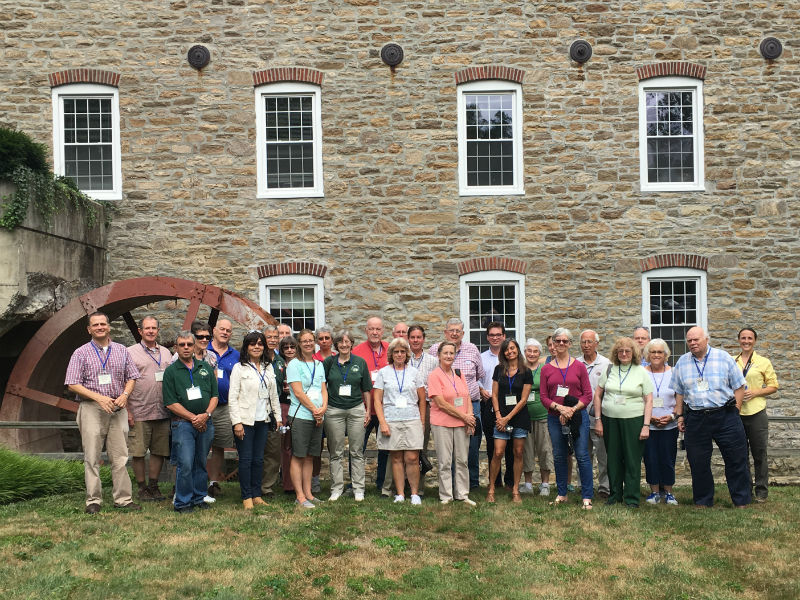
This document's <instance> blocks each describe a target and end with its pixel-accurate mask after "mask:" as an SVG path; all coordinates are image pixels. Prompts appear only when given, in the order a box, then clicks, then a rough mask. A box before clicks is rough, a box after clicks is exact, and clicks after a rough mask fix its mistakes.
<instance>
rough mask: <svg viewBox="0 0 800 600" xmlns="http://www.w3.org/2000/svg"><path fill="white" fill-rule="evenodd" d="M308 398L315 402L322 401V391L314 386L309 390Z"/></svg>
mask: <svg viewBox="0 0 800 600" xmlns="http://www.w3.org/2000/svg"><path fill="white" fill-rule="evenodd" d="M306 395H307V396H308V399H309V400H311V401H312V402H314V403H317V402H320V401H321V400H322V391H321V390H318V389H317V388H312V389H310V390H308V392H307V394H306Z"/></svg>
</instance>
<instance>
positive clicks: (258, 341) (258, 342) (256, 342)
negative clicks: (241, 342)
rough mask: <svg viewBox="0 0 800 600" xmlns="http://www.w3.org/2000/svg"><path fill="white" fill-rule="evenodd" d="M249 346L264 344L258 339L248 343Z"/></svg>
mask: <svg viewBox="0 0 800 600" xmlns="http://www.w3.org/2000/svg"><path fill="white" fill-rule="evenodd" d="M248 346H262V347H263V346H264V344H263V343H262V342H261V340H256V341H255V342H250V343H249V344H248Z"/></svg>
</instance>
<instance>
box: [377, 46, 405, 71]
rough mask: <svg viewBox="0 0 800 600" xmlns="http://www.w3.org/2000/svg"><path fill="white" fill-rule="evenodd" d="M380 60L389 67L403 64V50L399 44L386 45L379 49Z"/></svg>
mask: <svg viewBox="0 0 800 600" xmlns="http://www.w3.org/2000/svg"><path fill="white" fill-rule="evenodd" d="M381 60H382V61H383V62H384V63H386V64H387V65H389V66H390V67H396V66H397V65H399V64H400V63H401V62H403V48H402V47H401V46H400V45H399V44H386V45H385V46H384V47H383V48H381Z"/></svg>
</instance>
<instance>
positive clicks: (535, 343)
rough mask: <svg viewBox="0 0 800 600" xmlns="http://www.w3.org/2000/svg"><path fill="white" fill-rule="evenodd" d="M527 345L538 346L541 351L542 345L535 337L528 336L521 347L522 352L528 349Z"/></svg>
mask: <svg viewBox="0 0 800 600" xmlns="http://www.w3.org/2000/svg"><path fill="white" fill-rule="evenodd" d="M528 346H533V347H534V348H538V349H539V352H541V351H542V345H541V344H540V343H539V340H537V339H536V338H528V341H526V342H525V347H524V348H523V349H522V350H523V352H524V351H525V350H527V349H528Z"/></svg>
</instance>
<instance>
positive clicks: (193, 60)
mask: <svg viewBox="0 0 800 600" xmlns="http://www.w3.org/2000/svg"><path fill="white" fill-rule="evenodd" d="M186 58H187V59H188V60H189V64H190V65H192V66H193V67H194V68H195V69H197V70H198V71H199V70H200V69H202V68H203V67H205V66H206V65H207V64H208V63H209V62H210V61H211V52H209V51H208V48H206V47H205V46H200V45H198V46H192V47H191V48H189V54H188V55H187V56H186Z"/></svg>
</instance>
